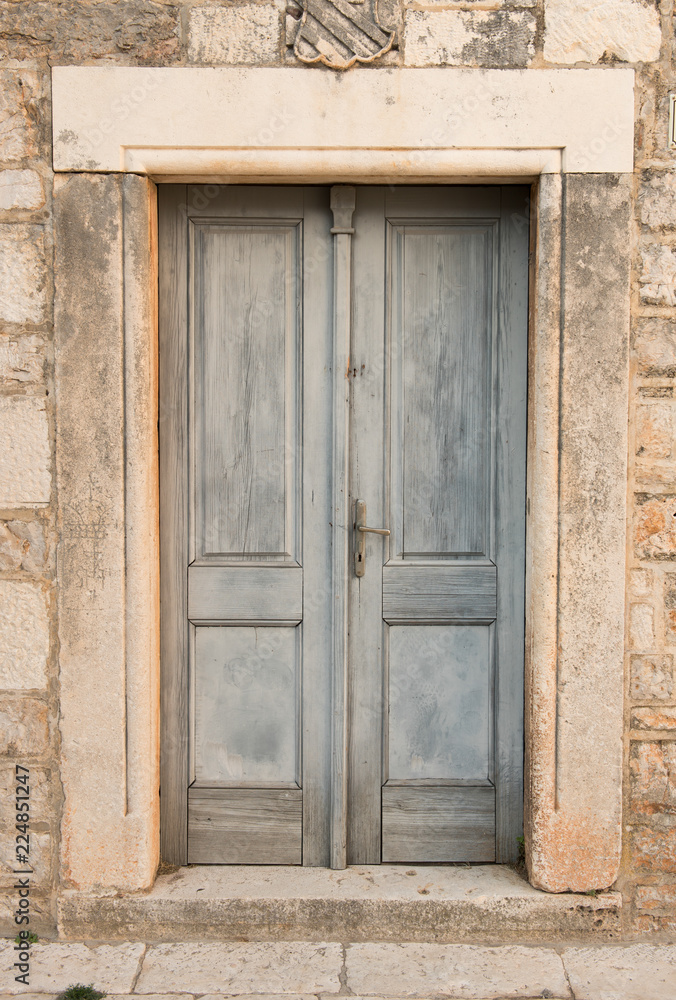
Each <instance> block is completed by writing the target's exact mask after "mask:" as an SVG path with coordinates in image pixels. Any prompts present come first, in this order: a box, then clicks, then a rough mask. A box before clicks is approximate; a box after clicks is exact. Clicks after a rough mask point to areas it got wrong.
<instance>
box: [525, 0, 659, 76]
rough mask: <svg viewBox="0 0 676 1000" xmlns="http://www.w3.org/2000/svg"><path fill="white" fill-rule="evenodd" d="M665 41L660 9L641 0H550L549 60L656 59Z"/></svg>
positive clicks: (547, 13) (546, 52) (547, 10)
mask: <svg viewBox="0 0 676 1000" xmlns="http://www.w3.org/2000/svg"><path fill="white" fill-rule="evenodd" d="M661 42H662V32H661V30H660V15H659V11H658V10H657V8H656V7H653V6H651V5H648V4H644V3H641V2H640V0H546V3H545V49H544V55H545V59H546V60H547V61H548V62H553V63H576V62H592V63H595V62H599V61H600V60H601V59H602V57H603V56H614V57H615V58H617V59H621V60H624V61H625V62H654V61H655V60H656V59H659V55H660V44H661Z"/></svg>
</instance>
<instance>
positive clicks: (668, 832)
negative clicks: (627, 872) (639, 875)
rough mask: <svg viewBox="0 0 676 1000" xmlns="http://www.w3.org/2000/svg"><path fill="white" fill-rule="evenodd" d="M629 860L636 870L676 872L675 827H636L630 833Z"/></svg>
mask: <svg viewBox="0 0 676 1000" xmlns="http://www.w3.org/2000/svg"><path fill="white" fill-rule="evenodd" d="M631 860H632V864H633V866H634V867H635V868H636V869H637V870H638V871H643V872H664V873H666V874H673V873H676V827H671V828H666V829H657V830H654V829H651V828H650V827H648V826H640V827H636V828H635V829H634V830H633V831H632V835H631Z"/></svg>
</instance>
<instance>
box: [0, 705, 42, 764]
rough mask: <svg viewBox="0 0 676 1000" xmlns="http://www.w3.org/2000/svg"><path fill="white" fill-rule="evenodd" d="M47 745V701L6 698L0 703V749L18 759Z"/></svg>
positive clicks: (33, 753)
mask: <svg viewBox="0 0 676 1000" xmlns="http://www.w3.org/2000/svg"><path fill="white" fill-rule="evenodd" d="M48 747H49V721H48V710H47V705H46V704H45V703H44V702H42V701H38V700H37V698H21V699H6V700H5V701H4V702H3V704H2V705H1V706H0V753H3V754H9V755H10V756H11V757H13V758H15V759H16V760H17V761H18V763H21V761H22V759H23V758H25V757H33V756H39V755H41V754H44V753H45V752H46V751H47V749H48Z"/></svg>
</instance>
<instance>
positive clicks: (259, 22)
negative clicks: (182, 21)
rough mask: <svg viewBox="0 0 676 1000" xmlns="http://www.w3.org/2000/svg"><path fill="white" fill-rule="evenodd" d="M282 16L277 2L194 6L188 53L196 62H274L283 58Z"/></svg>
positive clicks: (190, 22) (190, 24) (191, 14)
mask: <svg viewBox="0 0 676 1000" xmlns="http://www.w3.org/2000/svg"><path fill="white" fill-rule="evenodd" d="M281 51H282V45H281V19H280V12H279V9H278V8H277V7H276V6H275V5H274V4H258V3H240V4H237V5H236V6H232V7H220V6H216V5H215V4H209V5H208V6H204V7H193V8H192V10H191V11H190V21H189V29H188V54H189V57H190V59H191V61H192V62H196V63H212V64H220V63H257V64H261V63H263V64H264V63H272V62H278V61H279V60H280V57H281Z"/></svg>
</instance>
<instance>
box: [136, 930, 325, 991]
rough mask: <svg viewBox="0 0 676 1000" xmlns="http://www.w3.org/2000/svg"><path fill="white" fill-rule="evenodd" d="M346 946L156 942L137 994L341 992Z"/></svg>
mask: <svg viewBox="0 0 676 1000" xmlns="http://www.w3.org/2000/svg"><path fill="white" fill-rule="evenodd" d="M342 964H343V950H342V946H341V945H340V944H335V943H332V944H322V943H319V944H317V943H311V942H306V941H301V942H291V941H289V942H279V941H273V942H252V943H248V944H232V943H220V944H215V943H207V944H185V943H180V944H156V945H152V946H150V947H149V948H148V951H147V954H146V957H145V960H144V962H143V969H142V970H141V975H140V977H139V980H138V983H137V984H136V989H135V992H136V993H145V994H148V993H161V992H162V991H163V990H166V989H167V988H169V989H171V990H172V991H179V992H182V991H185V992H186V993H187V992H192V993H224V994H230V995H233V994H247V993H249V994H250V993H255V992H257V993H273V994H274V993H301V994H302V993H338V991H339V989H340V979H339V974H340V970H341V967H342Z"/></svg>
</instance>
